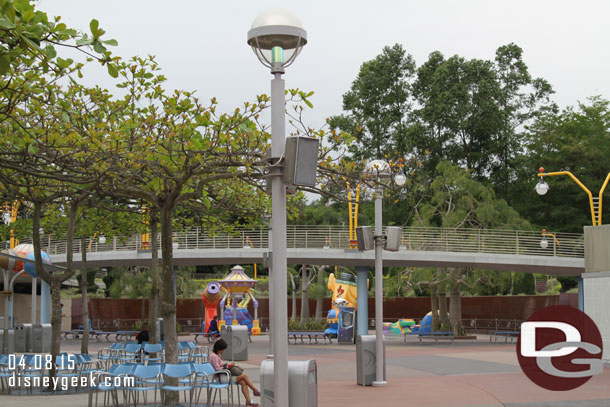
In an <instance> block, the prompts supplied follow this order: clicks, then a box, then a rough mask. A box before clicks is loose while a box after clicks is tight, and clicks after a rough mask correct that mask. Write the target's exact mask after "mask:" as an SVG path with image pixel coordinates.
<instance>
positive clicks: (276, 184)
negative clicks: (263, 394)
mask: <svg viewBox="0 0 610 407" xmlns="http://www.w3.org/2000/svg"><path fill="white" fill-rule="evenodd" d="M306 43H307V32H306V31H305V29H303V25H302V24H301V22H300V21H299V19H298V18H296V16H294V15H292V14H291V13H289V12H287V11H285V10H280V9H272V10H267V11H265V12H263V13H262V14H260V15H259V16H258V17H257V18H256V19H255V20H254V22H253V23H252V27H251V28H250V30H249V31H248V45H250V46H251V47H252V50H253V51H254V53H255V54H256V56H257V57H258V59H259V61H261V63H262V64H263V65H265V66H267V67H269V68H271V74H272V75H273V79H272V80H271V158H270V164H269V167H268V168H269V175H268V177H269V178H268V180H270V182H271V229H272V230H273V236H272V239H271V243H270V247H271V264H270V267H269V269H270V280H271V286H270V290H269V291H270V293H269V297H270V302H271V303H272V305H273V308H272V309H270V313H271V315H270V317H271V318H270V328H271V343H272V345H271V349H272V353H273V376H274V377H273V385H274V389H273V405H274V406H278V407H280V406H281V407H284V406H286V407H287V406H288V405H289V398H288V304H287V300H288V298H287V296H286V285H287V276H286V268H287V267H286V185H285V184H284V177H283V172H284V169H283V167H282V164H283V163H282V158H283V156H284V150H285V145H286V134H285V126H286V106H285V98H284V89H285V86H284V80H283V79H282V75H283V74H284V68H286V67H287V66H289V65H290V64H292V62H294V60H295V58H296V57H297V55H298V54H299V53H300V52H301V49H302V48H303V46H304V45H305V44H306ZM262 400H263V405H265V398H262Z"/></svg>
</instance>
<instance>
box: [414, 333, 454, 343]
mask: <svg viewBox="0 0 610 407" xmlns="http://www.w3.org/2000/svg"><path fill="white" fill-rule="evenodd" d="M417 337H418V338H419V343H420V344H421V343H422V339H425V338H434V343H438V339H439V338H441V339H451V343H453V339H454V337H453V332H451V331H437V332H419V333H418V334H417Z"/></svg>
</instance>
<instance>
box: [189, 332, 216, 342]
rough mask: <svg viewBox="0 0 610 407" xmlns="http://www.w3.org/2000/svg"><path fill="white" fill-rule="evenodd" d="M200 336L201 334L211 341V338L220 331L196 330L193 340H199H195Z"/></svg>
mask: <svg viewBox="0 0 610 407" xmlns="http://www.w3.org/2000/svg"><path fill="white" fill-rule="evenodd" d="M200 336H203V337H204V338H207V339H208V342H212V339H213V338H218V337H220V332H197V333H196V334H195V342H199V341H198V340H197V338H199V337H200Z"/></svg>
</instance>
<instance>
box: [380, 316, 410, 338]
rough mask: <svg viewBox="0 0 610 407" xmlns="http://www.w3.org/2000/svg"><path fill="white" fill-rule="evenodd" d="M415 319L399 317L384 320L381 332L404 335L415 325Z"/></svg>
mask: <svg viewBox="0 0 610 407" xmlns="http://www.w3.org/2000/svg"><path fill="white" fill-rule="evenodd" d="M415 326H416V325H415V321H414V320H412V319H399V320H398V321H396V322H384V323H383V334H384V335H404V334H405V332H406V333H411V332H414V331H413V327H415Z"/></svg>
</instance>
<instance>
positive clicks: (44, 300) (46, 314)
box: [40, 280, 51, 324]
mask: <svg viewBox="0 0 610 407" xmlns="http://www.w3.org/2000/svg"><path fill="white" fill-rule="evenodd" d="M40 323H41V324H50V323H51V286H50V285H49V284H47V282H46V281H44V280H41V284H40Z"/></svg>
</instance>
